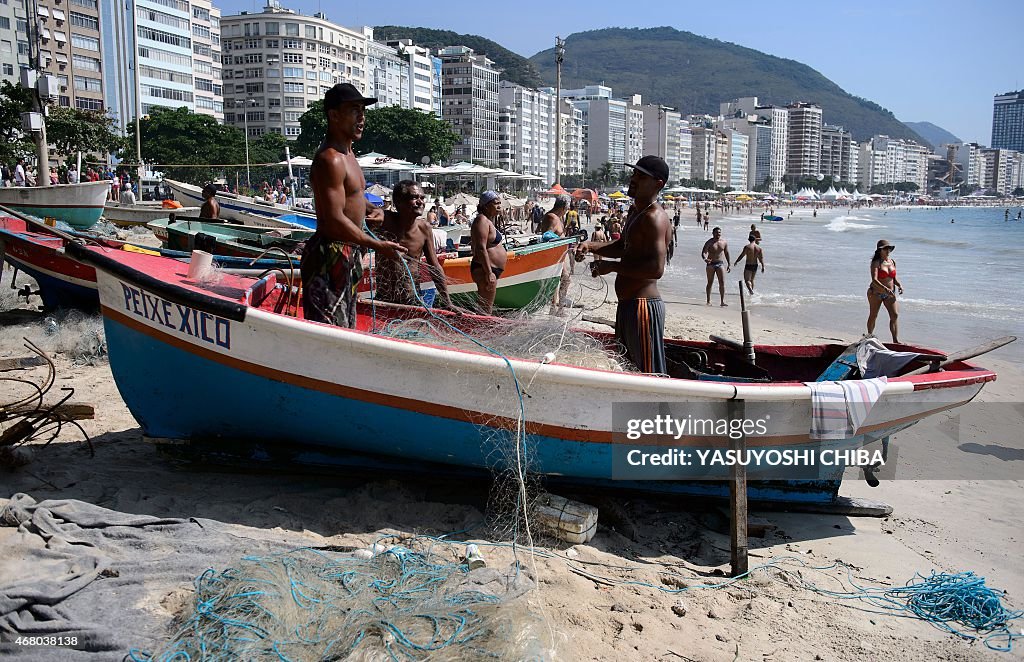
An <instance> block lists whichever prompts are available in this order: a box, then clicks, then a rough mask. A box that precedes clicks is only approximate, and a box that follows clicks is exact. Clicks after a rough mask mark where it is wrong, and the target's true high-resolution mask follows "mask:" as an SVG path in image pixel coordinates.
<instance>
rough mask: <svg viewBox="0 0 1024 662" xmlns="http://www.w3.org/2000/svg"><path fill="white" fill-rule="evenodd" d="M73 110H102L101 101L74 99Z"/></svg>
mask: <svg viewBox="0 0 1024 662" xmlns="http://www.w3.org/2000/svg"><path fill="white" fill-rule="evenodd" d="M75 108H77V109H79V110H103V100H102V99H85V98H83V97H75Z"/></svg>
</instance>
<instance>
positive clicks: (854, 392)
mask: <svg viewBox="0 0 1024 662" xmlns="http://www.w3.org/2000/svg"><path fill="white" fill-rule="evenodd" d="M887 382H888V380H887V379H886V378H885V377H878V378H876V379H854V380H850V381H842V382H804V383H805V384H806V385H807V386H808V388H810V389H811V430H810V436H811V439H846V438H848V437H852V436H854V435H856V434H857V430H859V429H860V426H861V425H862V424H863V423H864V421H865V420H866V419H867V417H868V414H870V413H871V408H872V407H874V406H875V403H876V402H878V398H879V397H881V395H882V391H883V390H884V389H885V385H886V383H887Z"/></svg>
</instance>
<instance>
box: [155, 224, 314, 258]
mask: <svg viewBox="0 0 1024 662" xmlns="http://www.w3.org/2000/svg"><path fill="white" fill-rule="evenodd" d="M162 227H163V229H164V231H165V232H166V233H167V240H166V242H165V243H166V246H167V248H169V249H171V250H177V251H186V252H191V251H194V250H196V249H198V250H203V251H206V252H207V253H210V254H212V255H233V256H237V257H250V258H253V257H258V256H260V255H262V254H263V253H265V252H266V251H267V249H269V248H272V247H277V248H280V249H281V250H283V251H285V252H286V253H294V252H295V250H296V248H297V247H298V245H299V243H301V242H303V241H306V240H307V239H309V238H310V237H311V236H312V235H313V233H312V232H311V231H309V230H294V229H291V228H282V229H281V231H277V230H276V229H274V228H247V229H242V228H240V227H239V226H235V225H229V224H226V223H209V222H204V221H195V220H191V219H177V218H176V219H175V220H174V221H173V222H168V223H166V224H162ZM282 233H283V234H286V235H287V236H281V235H282Z"/></svg>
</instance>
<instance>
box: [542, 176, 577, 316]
mask: <svg viewBox="0 0 1024 662" xmlns="http://www.w3.org/2000/svg"><path fill="white" fill-rule="evenodd" d="M568 213H569V196H567V195H560V196H558V197H557V198H555V206H554V207H552V208H551V211H549V212H548V213H547V214H544V219H543V220H541V222H540V231H541V234H544V233H545V232H553V233H555V234H556V235H558V236H559V238H561V237H564V236H565V218H566V216H567V214H568ZM570 279H571V275H570V273H569V263H568V260H567V259H566V260H563V261H562V276H561V278H560V280H559V282H558V292H557V293H556V296H555V298H554V300H553V301H552V302H551V311H550V312H551V314H554V313H557V312H558V309H559V308H562V307H563V306H566V305H571V302H569V297H568V296H567V295H568V294H569V283H570Z"/></svg>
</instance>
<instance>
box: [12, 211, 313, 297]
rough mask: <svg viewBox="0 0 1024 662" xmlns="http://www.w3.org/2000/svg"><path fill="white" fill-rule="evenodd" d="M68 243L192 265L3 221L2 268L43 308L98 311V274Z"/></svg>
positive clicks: (232, 267)
mask: <svg viewBox="0 0 1024 662" xmlns="http://www.w3.org/2000/svg"><path fill="white" fill-rule="evenodd" d="M68 241H72V242H75V241H81V242H89V243H91V244H93V245H96V246H102V247H104V248H109V249H113V250H120V251H135V252H144V253H148V254H151V255H162V256H164V257H168V258H172V259H173V260H176V261H178V263H179V265H187V264H188V263H189V261H190V260H191V254H190V253H186V252H181V251H171V250H167V249H158V248H153V247H151V246H141V245H139V244H132V243H129V242H125V241H119V240H116V239H108V238H104V237H97V236H95V235H88V234H84V233H78V232H75V233H63V232H60V231H59V230H54V229H52V228H47V227H46V226H40V225H39V224H36V223H32V222H30V221H27V220H24V219H20V218H13V217H10V216H0V264H3V263H4V262H6V263H7V264H10V265H11V266H12V267H13V268H14V269H15V270H16V271H21V272H24V273H26V274H28V275H29V276H31V277H32V278H33V279H34V280H35V281H36V284H37V285H38V286H39V290H38V292H35V293H33V294H38V295H39V297H40V298H41V299H42V304H43V308H45V309H47V310H53V309H56V308H78V309H82V310H95V309H96V308H97V307H98V306H99V296H98V295H97V293H96V270H95V269H93V268H92V267H91V266H90V265H87V264H83V263H81V262H79V261H78V260H75V259H73V258H71V257H70V256H68V255H67V254H66V253H65V252H64V247H65V246H66V245H67V243H68ZM213 263H214V264H215V265H216V266H217V267H218V268H220V269H222V270H223V271H224V272H225V273H233V274H240V275H249V276H257V275H259V274H262V273H263V272H265V271H266V270H267V269H280V270H282V272H290V270H291V267H290V266H289V264H288V262H287V261H283V260H275V259H263V260H258V261H256V262H253V261H252V260H251V259H247V258H238V257H225V256H214V260H213ZM296 264H297V263H296ZM179 269H181V270H183V271H184V269H185V267H183V266H179ZM13 283H14V277H13V276H12V280H11V284H12V285H13Z"/></svg>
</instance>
